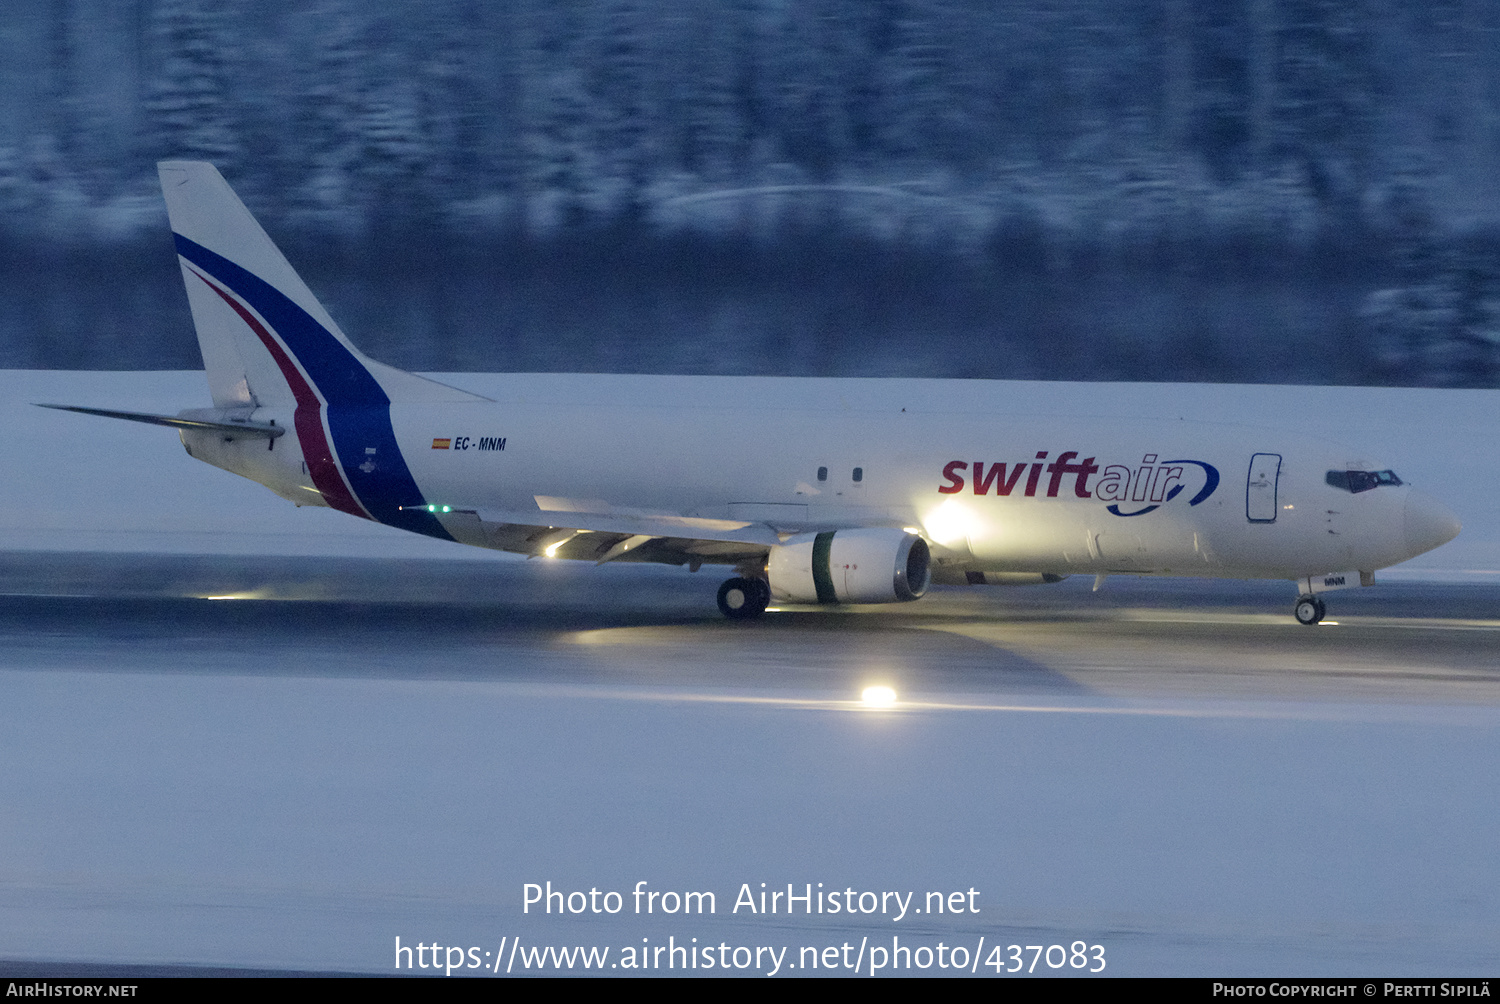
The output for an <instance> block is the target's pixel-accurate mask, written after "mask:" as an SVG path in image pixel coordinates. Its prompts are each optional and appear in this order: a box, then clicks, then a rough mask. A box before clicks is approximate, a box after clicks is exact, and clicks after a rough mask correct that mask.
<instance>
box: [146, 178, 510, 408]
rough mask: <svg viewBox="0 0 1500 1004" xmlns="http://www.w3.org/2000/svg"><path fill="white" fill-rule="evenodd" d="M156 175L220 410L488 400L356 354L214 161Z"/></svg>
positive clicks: (215, 402)
mask: <svg viewBox="0 0 1500 1004" xmlns="http://www.w3.org/2000/svg"><path fill="white" fill-rule="evenodd" d="M157 172H158V174H159V175H160V178H161V188H162V195H163V196H164V197H165V199H166V202H167V215H168V216H169V217H170V219H171V222H172V236H173V239H174V240H175V242H176V245H177V255H178V261H179V263H180V264H181V266H182V277H183V282H184V284H185V285H186V287H187V295H188V304H189V306H190V307H191V309H192V313H193V326H194V327H195V328H196V329H197V333H198V347H199V349H200V350H201V351H202V353H203V366H204V369H205V370H206V371H207V373H208V383H209V389H210V391H211V392H212V394H213V401H214V406H215V407H217V408H221V409H243V408H246V407H249V408H255V407H258V406H270V405H281V406H291V405H298V406H301V405H311V404H315V403H321V404H326V405H329V406H362V405H374V406H379V405H384V404H388V403H390V402H404V403H412V402H420V403H426V402H433V403H437V402H460V401H483V400H487V399H486V398H483V397H480V396H479V395H477V394H470V393H468V392H467V391H462V390H458V389H456V388H453V387H448V386H445V385H443V384H440V383H437V382H435V381H432V380H428V379H426V378H424V377H419V376H417V375H415V374H413V373H407V372H405V371H404V370H399V369H396V368H395V367H393V366H387V365H385V364H384V363H379V362H376V361H375V360H373V359H370V358H369V357H367V356H366V355H364V354H363V353H362V352H360V351H359V349H357V348H355V346H354V344H353V343H352V342H350V341H349V339H348V338H347V337H346V336H345V335H344V333H343V332H342V331H341V330H339V326H338V325H337V324H335V323H334V321H333V318H331V317H329V316H328V312H327V311H325V310H324V309H323V306H322V304H320V303H319V302H318V300H317V297H315V296H313V294H312V291H311V290H309V289H308V288H307V285H306V284H305V283H304V282H303V281H302V279H301V277H300V276H298V275H297V272H296V270H295V269H293V268H292V266H291V264H290V263H289V262H288V261H287V260H286V258H285V256H283V255H282V253H281V251H280V250H279V249H278V248H277V247H276V245H275V243H273V242H272V240H271V238H270V237H269V236H267V235H266V232H265V231H264V230H263V229H261V226H260V224H259V223H257V222H256V220H255V217H253V216H251V215H250V211H249V210H248V209H246V208H245V205H244V203H242V202H241V201H240V200H239V197H238V196H236V195H235V194H234V191H233V190H232V189H231V188H230V187H229V184H228V183H227V182H226V181H225V180H224V178H223V177H222V176H221V175H220V174H219V172H218V170H217V169H216V168H215V167H214V166H213V165H212V164H208V163H203V162H199V161H181V160H168V161H162V162H161V163H159V164H158V165H157ZM319 399H321V400H319Z"/></svg>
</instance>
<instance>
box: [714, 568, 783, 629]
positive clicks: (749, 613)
mask: <svg viewBox="0 0 1500 1004" xmlns="http://www.w3.org/2000/svg"><path fill="white" fill-rule="evenodd" d="M770 602H771V586H770V584H769V583H767V582H766V580H765V579H741V578H734V579H728V580H726V581H725V583H724V584H723V585H722V586H720V587H719V609H720V610H722V611H723V612H724V616H725V617H728V618H729V619H730V620H736V621H746V620H751V619H753V618H756V617H759V616H760V615H761V614H763V613H765V612H766V606H767V605H768V604H769V603H770Z"/></svg>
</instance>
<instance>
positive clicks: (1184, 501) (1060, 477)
mask: <svg viewBox="0 0 1500 1004" xmlns="http://www.w3.org/2000/svg"><path fill="white" fill-rule="evenodd" d="M159 171H160V175H161V185H162V191H163V193H164V195H165V197H166V202H167V210H168V214H169V216H170V218H171V223H172V231H173V236H174V238H175V240H176V245H177V255H178V263H179V264H180V266H181V268H182V277H183V281H184V282H185V283H186V286H187V295H188V303H189V305H190V307H191V309H192V316H193V323H194V325H195V326H196V329H197V335H198V344H199V347H200V349H201V350H202V353H203V364H204V368H205V370H206V371H207V376H208V384H209V390H210V393H211V396H212V400H213V406H212V407H211V408H201V409H191V410H187V411H183V412H181V413H179V414H178V415H175V416H164V415H142V414H135V413H126V412H115V411H104V410H101V409H95V408H84V407H75V406H62V405H52V406H50V407H67V408H68V409H69V410H73V411H81V412H86V413H89V414H97V415H105V416H108V417H114V418H124V419H130V420H133V421H139V422H149V423H153V424H157V425H166V426H171V427H174V428H176V429H177V431H178V433H179V434H180V436H181V437H182V443H183V446H185V447H186V448H187V451H188V453H189V454H191V455H192V456H194V457H196V458H198V459H199V460H202V461H204V462H206V463H209V464H213V465H214V466H216V467H222V468H223V469H225V470H227V471H232V472H233V473H235V474H240V475H243V476H244V477H247V478H249V479H251V480H252V481H257V482H259V483H260V484H262V485H265V486H266V487H267V488H269V489H271V490H272V491H273V492H275V493H276V494H278V495H280V496H282V497H283V498H286V499H290V500H291V501H293V502H295V503H297V504H298V505H317V506H331V507H333V508H334V509H338V510H341V511H343V512H346V513H348V514H349V515H351V516H357V517H360V518H361V519H369V520H375V521H378V522H381V523H385V524H388V525H390V526H394V527H399V528H401V529H403V530H410V531H412V532H413V533H422V534H427V535H428V536H432V537H438V538H441V539H443V540H452V541H457V542H458V543H461V544H470V545H473V546H476V547H487V548H495V549H498V550H502V551H510V552H514V553H517V554H525V555H533V556H546V557H549V558H573V559H580V560H587V561H594V562H598V563H601V564H602V563H604V562H608V561H650V562H660V563H665V564H671V565H679V566H681V565H686V566H687V567H688V568H689V569H690V570H692V571H697V570H698V569H699V568H700V567H701V566H703V565H705V564H708V565H723V566H729V567H731V568H732V569H733V570H734V575H733V577H732V578H730V579H729V580H728V581H726V582H725V583H724V584H723V585H722V586H721V587H720V588H719V596H718V600H719V607H720V609H721V610H722V611H723V612H724V614H725V615H727V616H729V617H732V618H749V617H755V616H757V615H759V614H760V613H761V612H763V611H764V610H765V609H766V606H767V604H768V603H770V602H771V601H772V600H773V599H775V600H777V601H779V602H787V603H890V602H898V601H903V600H915V599H918V598H920V597H921V596H922V595H923V593H925V592H926V591H927V588H928V586H929V584H930V583H934V582H936V583H948V584H965V583H967V584H971V585H985V584H1019V583H1028V582H1036V583H1042V582H1056V581H1058V580H1059V579H1060V578H1062V577H1063V576H1066V575H1072V574H1080V573H1082V574H1088V575H1093V576H1096V577H1103V576H1106V575H1112V574H1122V575H1171V576H1201V577H1216V578H1239V579H1286V580H1289V581H1291V582H1295V583H1297V584H1298V598H1297V602H1296V605H1295V608H1294V612H1295V615H1296V618H1297V620H1299V621H1301V622H1302V623H1304V624H1315V623H1317V622H1318V621H1319V620H1321V619H1322V618H1323V616H1324V613H1325V606H1324V601H1323V599H1322V594H1323V593H1325V592H1327V591H1328V590H1330V589H1338V588H1343V587H1346V586H1356V585H1370V584H1372V583H1373V582H1374V572H1375V570H1376V569H1379V568H1384V567H1386V566H1388V565H1393V564H1396V563H1397V562H1401V561H1405V560H1406V559H1408V558H1412V557H1415V556H1416V555H1418V554H1421V553H1423V552H1424V551H1428V550H1431V549H1432V548H1435V547H1437V546H1439V545H1440V544H1443V543H1445V542H1446V541H1448V540H1451V539H1452V538H1453V537H1454V536H1456V535H1457V534H1458V531H1459V524H1458V521H1457V520H1456V519H1455V518H1454V516H1453V514H1452V513H1451V512H1449V511H1448V509H1446V508H1445V507H1444V506H1443V505H1442V504H1440V503H1439V502H1437V501H1436V500H1434V499H1432V498H1430V497H1429V496H1427V495H1424V494H1422V493H1421V492H1419V491H1416V490H1415V489H1413V488H1411V487H1410V486H1408V485H1406V484H1403V483H1402V480H1401V478H1399V477H1398V476H1397V475H1396V474H1395V473H1394V472H1392V471H1391V470H1387V469H1383V468H1382V467H1381V466H1380V465H1378V464H1369V463H1365V462H1363V461H1361V460H1359V459H1357V458H1356V457H1355V456H1354V455H1353V454H1352V453H1351V451H1349V450H1348V449H1347V448H1345V447H1343V446H1340V445H1337V444H1333V443H1324V442H1319V441H1317V440H1315V439H1311V438H1309V437H1307V436H1305V435H1289V434H1288V433H1286V432H1276V431H1271V430H1266V429H1257V428H1252V427H1247V426H1235V425H1230V424H1224V423H1220V422H1212V423H1210V422H1188V421H1181V420H1177V419H1175V418H1174V419H1172V420H1163V421H1155V422H1153V421H1140V420H1124V419H1110V418H1083V417H1077V416H1074V417H1057V416H1039V415H1036V414H1030V415H1028V414H1017V413H1014V409H1012V408H1009V407H1007V404H1006V401H1007V387H1008V386H1009V385H1007V384H1005V383H1002V382H993V383H984V382H978V381H941V380H922V381H913V380H799V379H790V378H788V379H779V378H750V377H745V378H738V377H704V378H697V377H675V378H656V377H610V376H589V375H575V376H566V377H548V378H540V377H535V376H533V377H528V376H526V375H515V376H506V377H497V378H493V379H492V380H491V383H492V384H493V386H494V387H499V388H501V392H500V393H495V391H494V390H493V388H492V387H491V386H490V385H489V384H487V385H486V389H487V390H490V392H491V393H495V396H494V397H493V398H491V397H483V396H480V395H477V394H473V393H470V392H468V391H464V390H460V389H457V388H454V387H450V386H446V385H444V384H440V383H436V382H434V381H432V380H428V379H426V378H423V377H420V376H417V375H415V374H412V373H407V372H404V371H402V370H398V369H395V368H393V367H390V366H386V365H384V364H382V363H378V362H376V361H374V360H372V359H370V358H368V357H366V356H365V355H364V354H363V353H361V352H360V351H359V349H357V348H355V346H354V344H353V343H352V342H350V340H349V339H348V338H346V337H345V336H344V333H343V332H342V331H340V330H339V327H338V325H337V324H335V323H334V321H333V319H332V318H331V317H329V316H328V314H327V312H326V311H324V309H323V307H322V306H321V305H320V304H319V303H318V301H317V299H316V298H315V297H314V296H313V294H312V293H311V292H310V291H309V290H308V288H307V286H306V285H304V284H303V282H302V280H301V279H300V278H299V277H298V276H297V273H296V272H295V271H294V270H293V269H292V267H291V265H290V264H289V263H288V262H287V260H286V259H285V258H284V257H283V256H282V254H281V252H280V251H279V250H277V248H276V246H275V244H273V243H272V241H271V239H270V238H269V237H268V236H267V235H266V233H265V231H264V230H262V229H261V227H260V225H259V224H258V223H257V222H256V221H255V219H254V218H253V217H252V216H251V215H250V213H249V211H248V210H247V209H246V208H245V206H244V205H243V204H242V203H241V202H240V200H239V199H238V198H237V197H236V196H235V194H234V192H233V191H231V189H230V187H229V185H228V184H227V183H226V182H225V181H224V179H223V178H222V177H221V176H220V175H219V172H218V171H217V170H216V169H215V168H214V167H213V166H212V165H211V164H205V163H194V162H187V161H166V162H163V163H162V164H160V165H159ZM976 384H977V385H979V392H978V393H976V390H975V387H976ZM976 401H979V402H981V404H979V405H976V403H975V402H976ZM1096 581H1098V580H1097V579H1096Z"/></svg>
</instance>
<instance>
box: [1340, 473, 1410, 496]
mask: <svg viewBox="0 0 1500 1004" xmlns="http://www.w3.org/2000/svg"><path fill="white" fill-rule="evenodd" d="M1324 480H1325V481H1327V482H1328V483H1329V484H1330V485H1332V486H1333V487H1335V488H1342V489H1343V490H1344V491H1346V492H1353V493H1354V494H1356V495H1358V494H1359V493H1360V492H1367V491H1370V490H1371V489H1374V488H1382V487H1384V486H1386V485H1399V484H1402V481H1401V479H1400V478H1398V477H1396V472H1395V471H1329V472H1328V476H1327V477H1326V478H1324Z"/></svg>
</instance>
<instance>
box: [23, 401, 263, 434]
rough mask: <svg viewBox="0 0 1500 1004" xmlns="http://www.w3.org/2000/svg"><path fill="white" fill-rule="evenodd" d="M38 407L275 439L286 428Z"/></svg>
mask: <svg viewBox="0 0 1500 1004" xmlns="http://www.w3.org/2000/svg"><path fill="white" fill-rule="evenodd" d="M37 407H38V408H56V409H57V410H58V411H76V412H78V413H79V414H80V415H99V416H101V417H103V418H123V419H124V420H125V421H127V422H144V423H145V424H146V425H166V426H170V427H172V428H174V429H199V430H203V431H210V432H222V433H225V434H226V435H229V434H233V435H238V436H263V437H265V438H266V439H275V438H276V437H277V436H280V435H284V434H285V433H286V429H285V428H283V427H282V426H279V425H266V424H264V423H262V422H240V421H228V422H210V421H207V420H205V419H201V418H177V417H173V416H170V415H146V414H143V413H141V412H138V411H109V410H107V409H105V408H82V407H79V406H78V405H73V404H38V405H37Z"/></svg>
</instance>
